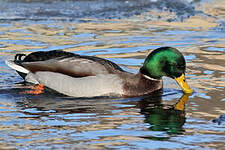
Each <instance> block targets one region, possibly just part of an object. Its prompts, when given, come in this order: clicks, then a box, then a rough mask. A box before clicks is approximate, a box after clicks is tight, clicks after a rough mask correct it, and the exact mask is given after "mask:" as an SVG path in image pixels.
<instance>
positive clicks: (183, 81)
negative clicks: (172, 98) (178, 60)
mask: <svg viewBox="0 0 225 150" xmlns="http://www.w3.org/2000/svg"><path fill="white" fill-rule="evenodd" d="M175 80H176V81H177V83H178V84H179V86H180V87H181V89H182V90H183V91H184V93H192V92H193V91H192V89H191V88H190V87H189V86H188V84H187V82H186V79H185V75H184V74H182V75H181V76H180V77H178V78H175Z"/></svg>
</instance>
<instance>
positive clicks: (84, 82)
mask: <svg viewBox="0 0 225 150" xmlns="http://www.w3.org/2000/svg"><path fill="white" fill-rule="evenodd" d="M23 56H24V54H17V55H16V57H15V60H14V61H6V63H7V64H8V65H9V66H10V67H11V68H13V69H15V70H16V71H17V72H18V73H19V74H20V75H21V76H22V77H23V78H24V80H25V81H27V82H31V83H35V84H40V85H41V86H38V89H37V90H36V91H34V92H30V93H34V94H35V93H36V94H38V93H41V92H42V90H43V85H44V86H46V87H49V88H50V89H53V90H56V91H58V92H59V93H63V94H65V95H69V96H74V97H94V96H104V95H107V96H108V95H117V96H123V97H133V96H141V95H145V94H149V93H151V92H153V91H156V90H159V89H161V88H162V81H161V78H162V76H168V77H171V78H173V79H175V80H176V81H177V83H178V84H179V85H180V86H181V88H182V89H183V91H184V92H185V93H191V92H192V90H191V89H190V88H189V87H188V85H187V83H186V81H185V76H184V73H185V68H186V64H185V59H184V57H183V55H182V54H181V53H180V52H179V51H178V50H177V49H175V48H171V47H162V48H158V49H156V50H154V51H153V52H152V53H150V54H149V55H148V57H147V58H146V60H145V62H144V65H143V66H142V67H141V69H140V71H139V73H138V74H131V73H128V72H126V71H124V70H122V69H121V68H120V67H119V66H118V65H117V64H115V63H113V62H111V61H109V60H105V59H102V58H98V57H93V56H80V55H76V54H73V53H70V52H64V51H49V52H34V53H31V54H29V55H27V56H25V58H24V59H23V60H22V59H21V57H23Z"/></svg>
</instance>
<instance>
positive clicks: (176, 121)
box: [140, 94, 189, 134]
mask: <svg viewBox="0 0 225 150" xmlns="http://www.w3.org/2000/svg"><path fill="white" fill-rule="evenodd" d="M188 96H189V95H187V94H184V95H183V96H182V97H181V98H180V100H179V101H178V102H177V103H176V104H175V105H174V106H165V105H162V104H160V102H158V103H155V102H153V101H152V100H149V101H148V100H144V101H141V104H140V107H141V113H142V114H144V115H145V118H146V119H145V122H147V123H149V124H150V125H151V127H150V129H151V130H153V131H166V132H167V133H168V134H179V133H182V132H183V129H182V126H183V125H184V123H185V111H184V105H185V103H186V101H187V100H188Z"/></svg>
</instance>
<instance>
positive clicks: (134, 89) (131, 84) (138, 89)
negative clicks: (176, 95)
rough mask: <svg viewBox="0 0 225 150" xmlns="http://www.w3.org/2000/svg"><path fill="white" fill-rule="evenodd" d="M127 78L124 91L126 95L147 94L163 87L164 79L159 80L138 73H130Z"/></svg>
mask: <svg viewBox="0 0 225 150" xmlns="http://www.w3.org/2000/svg"><path fill="white" fill-rule="evenodd" d="M128 76H129V77H128V78H126V79H125V82H124V87H123V88H124V91H125V96H128V97H129V96H140V95H146V94H149V93H151V92H153V91H156V90H159V89H161V88H162V80H157V79H153V78H150V77H148V76H145V75H143V74H142V73H140V72H139V73H138V74H136V75H133V74H129V75H128Z"/></svg>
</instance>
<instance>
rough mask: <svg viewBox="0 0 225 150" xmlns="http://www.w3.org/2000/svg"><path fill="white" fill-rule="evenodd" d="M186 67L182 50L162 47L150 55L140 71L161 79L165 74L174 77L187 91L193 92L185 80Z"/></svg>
mask: <svg viewBox="0 0 225 150" xmlns="http://www.w3.org/2000/svg"><path fill="white" fill-rule="evenodd" d="M185 69H186V63H185V59H184V56H183V55H182V54H181V52H179V51H178V50H177V49H175V48H172V47H161V48H158V49H155V50H154V51H153V52H151V53H150V54H149V55H148V57H147V58H146V59H145V62H144V65H143V66H142V67H141V69H140V72H141V73H142V74H144V75H146V76H149V77H151V78H154V79H161V78H162V77H163V76H167V77H170V78H173V79H175V80H176V81H177V82H178V84H179V85H180V86H181V88H182V89H183V90H184V92H185V93H192V90H191V89H190V88H189V87H188V85H187V83H186V81H185V76H184V74H185ZM178 79H179V81H178ZM180 80H182V81H180ZM180 82H183V83H180ZM181 84H182V85H181ZM184 84H185V85H184ZM183 86H185V87H183Z"/></svg>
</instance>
